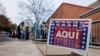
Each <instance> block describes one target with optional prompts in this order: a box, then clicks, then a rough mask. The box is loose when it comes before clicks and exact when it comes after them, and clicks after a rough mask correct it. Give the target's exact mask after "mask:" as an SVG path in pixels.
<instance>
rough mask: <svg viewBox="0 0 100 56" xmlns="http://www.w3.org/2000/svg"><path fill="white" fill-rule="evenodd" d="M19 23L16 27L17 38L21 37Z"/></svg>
mask: <svg viewBox="0 0 100 56" xmlns="http://www.w3.org/2000/svg"><path fill="white" fill-rule="evenodd" d="M20 36H21V32H20V25H19V26H18V27H17V38H18V39H21V37H20Z"/></svg>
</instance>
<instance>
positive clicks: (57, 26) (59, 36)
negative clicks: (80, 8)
mask: <svg viewBox="0 0 100 56" xmlns="http://www.w3.org/2000/svg"><path fill="white" fill-rule="evenodd" d="M90 28H91V20H90V19H51V20H50V26H49V34H48V45H53V46H61V47H68V48H74V49H80V50H87V48H88V45H89V36H90Z"/></svg>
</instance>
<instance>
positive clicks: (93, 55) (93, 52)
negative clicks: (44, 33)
mask: <svg viewBox="0 0 100 56" xmlns="http://www.w3.org/2000/svg"><path fill="white" fill-rule="evenodd" d="M36 45H37V47H38V48H39V49H40V51H41V53H42V54H43V55H47V56H50V55H51V56H53V55H54V56H58V55H59V56H65V55H67V54H71V50H69V49H66V48H59V47H53V46H47V44H45V43H40V44H36ZM88 56H100V49H93V48H89V52H88Z"/></svg>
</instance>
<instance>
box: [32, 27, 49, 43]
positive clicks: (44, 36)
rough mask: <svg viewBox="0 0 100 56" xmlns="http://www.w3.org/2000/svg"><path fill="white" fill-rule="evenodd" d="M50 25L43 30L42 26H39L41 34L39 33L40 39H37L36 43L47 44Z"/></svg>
mask: <svg viewBox="0 0 100 56" xmlns="http://www.w3.org/2000/svg"><path fill="white" fill-rule="evenodd" d="M47 27H48V25H46V27H45V28H41V25H40V26H39V30H38V31H39V32H38V38H36V37H35V39H34V40H35V42H47V37H48V28H47Z"/></svg>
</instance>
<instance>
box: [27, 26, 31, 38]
mask: <svg viewBox="0 0 100 56" xmlns="http://www.w3.org/2000/svg"><path fill="white" fill-rule="evenodd" d="M29 33H30V32H29V27H28V26H27V27H26V40H29Z"/></svg>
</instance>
